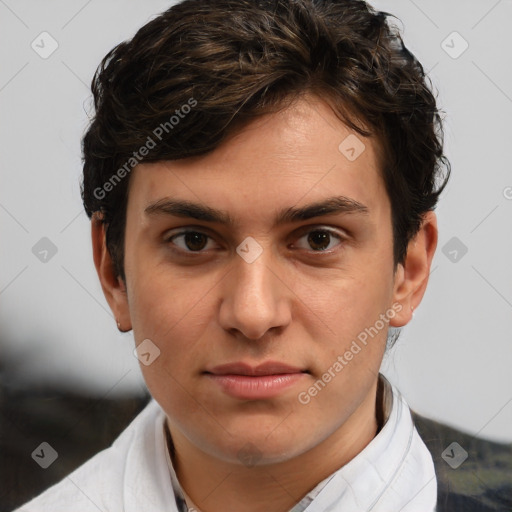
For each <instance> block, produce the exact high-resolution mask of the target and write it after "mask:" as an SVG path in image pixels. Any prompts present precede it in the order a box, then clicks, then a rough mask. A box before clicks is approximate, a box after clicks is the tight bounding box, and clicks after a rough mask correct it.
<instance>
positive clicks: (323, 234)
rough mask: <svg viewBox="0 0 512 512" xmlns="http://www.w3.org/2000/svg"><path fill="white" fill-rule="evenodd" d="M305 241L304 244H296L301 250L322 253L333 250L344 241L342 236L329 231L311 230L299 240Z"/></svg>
mask: <svg viewBox="0 0 512 512" xmlns="http://www.w3.org/2000/svg"><path fill="white" fill-rule="evenodd" d="M303 239H305V243H298V244H297V246H298V247H299V248H301V249H306V250H312V251H313V252H322V251H327V250H329V249H333V248H335V247H336V246H337V245H340V244H341V242H342V241H343V240H344V238H343V236H342V235H340V234H338V233H335V232H334V231H331V230H329V229H312V230H309V231H308V232H306V233H305V234H304V235H303V236H301V237H300V238H299V241H300V240H303Z"/></svg>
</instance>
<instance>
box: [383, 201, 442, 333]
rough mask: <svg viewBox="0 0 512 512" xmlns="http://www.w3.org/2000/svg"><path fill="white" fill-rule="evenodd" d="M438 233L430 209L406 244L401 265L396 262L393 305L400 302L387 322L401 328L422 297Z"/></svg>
mask: <svg viewBox="0 0 512 512" xmlns="http://www.w3.org/2000/svg"><path fill="white" fill-rule="evenodd" d="M437 235H438V230H437V217H436V214H435V213H434V212H433V211H432V210H429V211H428V212H426V213H425V214H424V216H423V221H422V223H421V227H420V229H419V231H418V233H417V234H416V236H415V237H414V238H413V239H412V240H411V241H410V242H409V244H408V246H407V255H406V257H405V261H404V263H403V265H402V264H398V265H397V269H396V272H395V284H394V290H393V304H394V303H397V302H398V303H400V304H401V305H402V309H401V310H400V312H398V313H397V314H396V315H395V316H394V318H392V319H390V321H389V324H390V325H391V326H393V327H402V326H404V325H406V324H407V323H408V322H410V320H411V318H412V313H413V310H414V309H416V308H417V307H418V305H419V304H420V302H421V299H422V298H423V295H424V293H425V290H426V289H427V283H428V278H429V276H430V266H431V264H432V259H433V257H434V253H435V251H436V247H437Z"/></svg>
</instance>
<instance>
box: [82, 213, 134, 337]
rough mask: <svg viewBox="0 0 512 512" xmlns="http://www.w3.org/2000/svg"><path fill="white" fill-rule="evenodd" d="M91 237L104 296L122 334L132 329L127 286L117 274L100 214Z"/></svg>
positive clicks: (95, 216)
mask: <svg viewBox="0 0 512 512" xmlns="http://www.w3.org/2000/svg"><path fill="white" fill-rule="evenodd" d="M91 237H92V250H93V258H94V266H95V267H96V272H97V273H98V278H99V280H100V284H101V288H102V290H103V294H104V295H105V298H106V299H107V302H108V304H109V306H110V309H111V310H112V313H113V314H114V318H115V321H116V323H117V327H118V329H119V330H120V331H121V332H126V331H129V330H130V329H131V328H132V327H131V320H130V311H129V308H128V296H127V293H126V286H125V283H124V281H123V280H122V279H121V278H120V277H119V276H118V275H117V274H116V272H115V267H114V263H113V261H112V257H111V255H110V253H109V251H108V249H107V244H106V239H105V225H104V223H103V220H102V217H101V213H100V212H95V213H94V214H93V216H92V219H91Z"/></svg>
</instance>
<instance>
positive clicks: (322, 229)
mask: <svg viewBox="0 0 512 512" xmlns="http://www.w3.org/2000/svg"><path fill="white" fill-rule="evenodd" d="M315 232H320V233H328V234H329V236H331V237H335V238H337V239H338V241H339V242H340V243H339V244H337V246H339V245H341V244H342V243H343V242H345V241H346V240H347V237H345V236H343V235H341V234H340V233H338V232H336V231H334V230H332V229H330V228H325V227H314V228H312V229H308V230H307V231H302V232H301V233H300V236H299V239H300V238H303V237H304V236H306V235H309V234H311V233H315ZM187 234H200V235H204V236H206V237H207V238H208V241H209V240H212V239H213V238H212V237H211V236H210V235H208V234H207V233H204V232H203V231H199V230H192V229H186V230H183V231H179V232H177V233H173V234H172V235H171V236H167V237H166V238H165V240H164V242H165V243H167V244H173V240H175V239H176V238H178V237H183V236H186V235H187ZM208 241H207V242H206V243H207V244H208ZM329 245H330V244H329ZM171 250H172V251H173V252H175V253H179V254H182V255H183V254H186V255H187V256H188V255H191V254H192V255H197V256H199V255H201V254H204V253H206V252H207V251H205V250H204V249H201V250H199V251H191V250H186V249H183V248H178V249H176V248H174V247H171ZM334 250H336V249H334ZM310 252H311V253H314V254H317V253H320V254H332V253H333V249H332V248H331V249H323V250H316V251H315V250H311V251H310Z"/></svg>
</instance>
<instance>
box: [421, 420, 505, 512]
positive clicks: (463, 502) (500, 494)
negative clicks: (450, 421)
mask: <svg viewBox="0 0 512 512" xmlns="http://www.w3.org/2000/svg"><path fill="white" fill-rule="evenodd" d="M413 419H414V422H415V424H416V428H417V430H418V432H419V434H420V436H421V438H422V439H423V441H424V443H425V444H426V445H427V448H428V449H429V450H430V453H431V454H432V458H433V459H434V466H435V469H436V474H437V486H438V493H437V495H438V503H437V512H496V511H499V512H512V444H502V443H496V442H492V441H487V440H485V439H481V438H478V437H474V436H472V435H470V434H466V433H464V432H462V431H460V430H457V429H455V428H452V427H449V426H447V425H444V424H442V423H438V422H436V421H432V420H429V419H427V418H424V417H422V416H420V415H419V414H416V413H414V412H413ZM454 442H455V443H458V445H459V446H460V448H458V447H455V451H457V450H460V451H462V450H465V452H467V459H465V460H464V461H463V462H462V463H461V464H460V466H458V467H456V469H453V468H452V467H451V466H450V464H449V462H451V460H450V459H452V460H453V457H454V451H453V449H451V450H447V448H449V446H450V445H451V444H452V443H454ZM443 453H444V458H443ZM447 461H448V462H447Z"/></svg>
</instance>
